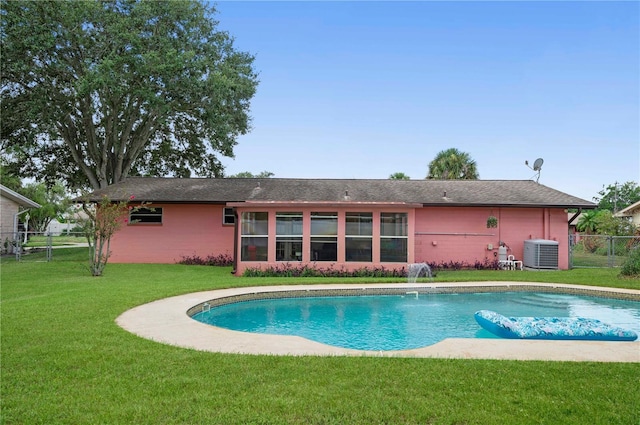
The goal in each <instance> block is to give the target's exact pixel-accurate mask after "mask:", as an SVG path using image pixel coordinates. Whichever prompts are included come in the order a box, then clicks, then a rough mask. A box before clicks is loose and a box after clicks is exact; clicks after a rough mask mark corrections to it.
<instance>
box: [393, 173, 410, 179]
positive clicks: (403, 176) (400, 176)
mask: <svg viewBox="0 0 640 425" xmlns="http://www.w3.org/2000/svg"><path fill="white" fill-rule="evenodd" d="M389 180H411V177H409V176H408V175H406V174H405V173H403V172H397V173H393V174H391V175H390V176H389Z"/></svg>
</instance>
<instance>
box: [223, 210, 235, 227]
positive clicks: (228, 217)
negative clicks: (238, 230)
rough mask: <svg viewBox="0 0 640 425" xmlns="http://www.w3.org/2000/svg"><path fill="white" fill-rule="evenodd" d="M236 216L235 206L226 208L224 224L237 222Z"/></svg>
mask: <svg viewBox="0 0 640 425" xmlns="http://www.w3.org/2000/svg"><path fill="white" fill-rule="evenodd" d="M235 222H236V216H235V214H234V213H233V208H225V209H224V211H223V213H222V224H235Z"/></svg>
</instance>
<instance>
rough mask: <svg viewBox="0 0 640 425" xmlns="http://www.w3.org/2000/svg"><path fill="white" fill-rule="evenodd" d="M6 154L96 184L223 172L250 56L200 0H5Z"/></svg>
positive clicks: (246, 93) (77, 182) (248, 83)
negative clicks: (220, 27)
mask: <svg viewBox="0 0 640 425" xmlns="http://www.w3.org/2000/svg"><path fill="white" fill-rule="evenodd" d="M1 5H2V11H1V19H2V27H1V29H0V36H1V41H2V64H1V69H2V89H1V100H2V155H3V156H4V158H3V159H4V160H5V161H7V162H12V163H14V164H18V165H19V172H20V173H22V175H23V176H34V177H37V178H38V179H39V180H40V181H44V180H48V181H52V180H54V179H59V178H63V179H65V180H66V181H67V183H68V184H69V185H70V186H74V187H88V186H90V187H93V188H95V189H97V188H103V187H105V186H107V185H110V184H113V183H116V182H118V181H121V180H122V179H124V178H126V177H127V176H128V175H159V176H179V177H184V176H189V175H191V174H192V173H195V174H196V175H199V176H207V177H212V176H216V177H218V176H222V175H223V166H222V164H221V162H220V160H219V159H218V157H217V155H223V156H227V157H233V147H234V146H235V145H236V143H237V142H236V139H237V137H238V136H239V135H241V134H244V133H246V132H247V131H248V130H249V127H250V118H249V115H248V113H249V107H250V99H251V98H252V97H253V95H254V93H255V90H256V86H257V82H258V81H257V74H256V73H255V71H254V69H253V61H254V57H253V56H252V55H250V54H248V53H245V52H239V51H237V50H236V49H235V48H234V45H233V38H232V37H231V36H230V35H229V34H228V33H226V32H223V31H219V30H217V25H218V22H217V21H215V20H214V16H215V13H216V11H215V9H214V8H213V7H212V6H208V5H207V4H204V3H201V2H199V1H191V0H181V1H137V0H114V1H99V0H90V1H77V2H76V1H43V0H38V1H2V3H1Z"/></svg>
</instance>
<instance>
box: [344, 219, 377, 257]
mask: <svg viewBox="0 0 640 425" xmlns="http://www.w3.org/2000/svg"><path fill="white" fill-rule="evenodd" d="M372 245H373V214H372V213H365V212H356V213H350V212H348V213H346V215H345V259H346V260H347V261H365V262H371V261H372Z"/></svg>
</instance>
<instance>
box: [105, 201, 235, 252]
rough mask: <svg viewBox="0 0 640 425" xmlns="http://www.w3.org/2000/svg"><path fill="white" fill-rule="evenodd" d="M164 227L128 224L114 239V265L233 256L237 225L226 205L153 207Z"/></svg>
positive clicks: (112, 250)
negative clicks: (228, 221) (226, 218)
mask: <svg viewBox="0 0 640 425" xmlns="http://www.w3.org/2000/svg"><path fill="white" fill-rule="evenodd" d="M152 206H153V207H156V208H157V207H162V224H128V225H124V226H123V227H122V228H121V229H120V230H119V231H118V232H117V233H116V234H115V235H114V236H113V238H112V240H111V253H112V254H111V258H110V260H109V261H111V262H113V263H177V262H178V261H180V260H181V259H182V258H183V257H185V256H194V255H197V256H200V257H202V258H205V257H207V256H208V255H219V254H227V255H230V256H232V255H233V228H234V227H233V226H229V225H223V224H222V214H223V210H224V206H223V205H206V204H203V205H199V204H187V205H181V204H153V205H152Z"/></svg>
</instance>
